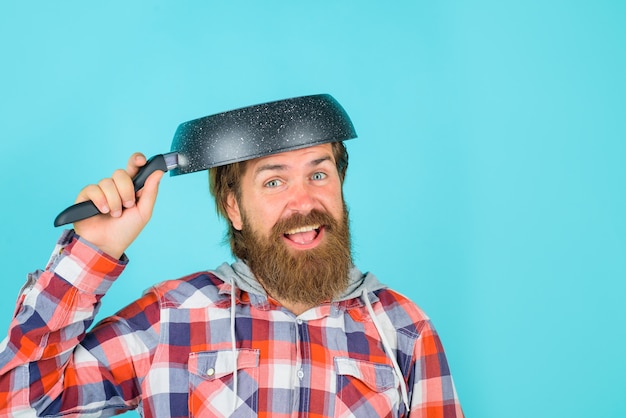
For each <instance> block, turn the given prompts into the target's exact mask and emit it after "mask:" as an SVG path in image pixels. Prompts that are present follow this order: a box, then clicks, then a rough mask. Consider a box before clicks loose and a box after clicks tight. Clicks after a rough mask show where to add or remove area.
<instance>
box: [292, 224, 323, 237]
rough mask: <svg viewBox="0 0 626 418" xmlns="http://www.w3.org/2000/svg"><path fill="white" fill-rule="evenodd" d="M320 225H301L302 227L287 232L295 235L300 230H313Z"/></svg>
mask: <svg viewBox="0 0 626 418" xmlns="http://www.w3.org/2000/svg"><path fill="white" fill-rule="evenodd" d="M319 227H320V226H319V225H310V226H301V227H300V228H296V229H292V230H291V231H287V232H286V233H285V234H286V235H293V234H298V233H300V232H309V231H313V230H315V229H318V228H319Z"/></svg>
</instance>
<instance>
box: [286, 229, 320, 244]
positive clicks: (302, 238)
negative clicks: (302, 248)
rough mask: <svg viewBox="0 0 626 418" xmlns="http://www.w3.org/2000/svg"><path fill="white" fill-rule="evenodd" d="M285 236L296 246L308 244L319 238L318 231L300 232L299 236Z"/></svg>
mask: <svg viewBox="0 0 626 418" xmlns="http://www.w3.org/2000/svg"><path fill="white" fill-rule="evenodd" d="M285 236H286V237H287V238H288V239H290V240H291V241H293V242H295V243H296V244H308V243H309V242H311V241H313V240H314V239H315V237H316V236H317V231H307V232H298V233H297V234H285Z"/></svg>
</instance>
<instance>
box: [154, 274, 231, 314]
mask: <svg viewBox="0 0 626 418" xmlns="http://www.w3.org/2000/svg"><path fill="white" fill-rule="evenodd" d="M225 286H228V287H230V285H228V284H226V283H224V281H223V280H222V279H220V278H219V277H217V276H216V275H215V274H213V273H212V272H209V271H200V272H196V273H192V274H188V275H186V276H183V277H180V278H178V279H174V280H167V281H163V282H161V283H158V284H156V285H155V286H153V287H152V288H151V289H150V290H149V292H154V293H156V294H157V295H158V298H159V299H160V301H161V306H163V307H170V308H176V307H188V308H194V307H207V306H210V305H215V304H216V303H219V302H222V301H224V300H228V298H229V295H228V294H225V293H224V290H226V289H225Z"/></svg>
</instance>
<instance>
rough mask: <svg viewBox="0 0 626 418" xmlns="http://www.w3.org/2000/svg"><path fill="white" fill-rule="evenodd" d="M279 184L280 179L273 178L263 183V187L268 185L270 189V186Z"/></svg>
mask: <svg viewBox="0 0 626 418" xmlns="http://www.w3.org/2000/svg"><path fill="white" fill-rule="evenodd" d="M280 184H281V183H280V180H277V179H274V180H270V181H268V182H267V183H265V187H268V188H270V189H271V188H274V187H278V186H280Z"/></svg>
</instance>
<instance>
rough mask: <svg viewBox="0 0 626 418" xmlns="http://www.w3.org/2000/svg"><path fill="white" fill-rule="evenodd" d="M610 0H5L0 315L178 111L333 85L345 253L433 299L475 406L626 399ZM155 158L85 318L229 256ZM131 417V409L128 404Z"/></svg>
mask: <svg viewBox="0 0 626 418" xmlns="http://www.w3.org/2000/svg"><path fill="white" fill-rule="evenodd" d="M625 22H626V2H624V1H611V0H596V1H582V0H569V1H564V0H524V1H521V0H504V1H503V0H478V1H463V0H461V1H448V0H443V1H395V2H383V1H378V2H376V1H364V0H361V1H353V0H343V1H341V0H335V1H329V0H321V1H315V2H312V1H309V2H305V1H295V0H294V1H277V0H266V1H263V2H260V1H236V0H235V1H229V2H218V1H208V0H207V1H186V2H173V1H171V2H168V1H163V0H154V1H120V0H111V1H106V2H84V1H76V0H68V1H55V2H52V1H28V0H24V1H17V0H4V1H3V2H2V3H1V4H0V60H1V65H0V137H1V138H2V158H1V160H2V167H3V175H2V176H0V192H1V195H2V204H1V205H0V216H2V220H3V222H2V234H1V235H0V237H1V238H0V254H1V256H0V257H1V258H0V260H1V263H2V285H1V286H2V288H1V289H2V291H1V292H0V304H1V308H0V313H1V314H2V315H1V318H0V328H1V329H2V333H4V332H5V330H6V328H7V327H8V324H9V321H10V317H11V315H12V313H13V307H14V301H15V297H16V295H17V293H18V291H19V289H20V287H21V285H22V283H23V281H24V278H25V276H26V274H27V272H29V271H32V270H34V269H36V268H43V267H44V266H45V264H46V260H47V258H48V255H49V253H50V251H51V250H52V248H53V245H54V243H55V241H56V238H57V236H58V235H59V233H60V229H57V228H54V227H53V226H52V221H53V219H54V217H55V216H56V214H57V213H58V212H59V211H60V210H62V209H63V208H65V207H66V206H67V205H68V204H70V203H72V202H73V201H74V198H75V196H76V194H77V192H78V191H79V190H80V188H82V187H83V186H84V185H85V184H87V183H90V182H95V181H98V180H99V179H100V178H102V177H104V176H108V175H109V174H110V173H111V172H112V171H113V170H114V169H115V168H118V167H122V166H124V165H125V162H126V159H127V157H128V156H129V155H130V153H131V152H133V151H137V150H138V151H142V152H144V153H146V154H147V155H154V154H158V153H163V152H167V151H169V147H170V141H171V139H172V136H173V133H174V130H175V129H176V127H177V125H178V124H179V123H180V122H183V121H186V120H189V119H193V118H196V117H200V116H204V115H207V114H212V113H217V112H221V111H224V110H230V109H233V108H236V107H241V106H246V105H251V104H256V103H260V102H265V101H270V100H276V99H282V98H286V97H291V96H299V95H305V94H315V93H330V94H332V95H333V96H335V97H336V98H337V99H338V100H339V101H340V102H341V103H342V104H343V106H344V107H345V108H346V110H347V111H348V112H349V114H350V115H351V117H352V119H353V122H354V124H355V126H356V129H357V131H358V134H359V138H358V139H356V140H353V141H350V142H348V143H347V144H348V148H349V151H350V157H351V164H350V170H349V173H348V178H347V183H346V186H345V187H346V196H347V200H348V203H349V206H350V209H351V215H352V227H353V237H354V242H355V245H354V250H355V255H356V262H357V264H358V265H359V266H360V267H361V269H362V270H368V271H372V272H374V273H375V274H376V275H377V276H378V277H379V278H380V279H381V280H382V281H384V282H386V283H387V284H389V285H390V286H392V287H394V288H396V289H397V290H399V291H401V292H403V293H405V294H406V295H408V296H410V297H411V298H412V299H413V300H414V301H415V302H417V303H418V304H419V305H420V306H422V307H423V308H424V309H425V310H426V312H427V313H428V314H429V315H430V316H431V317H432V318H433V320H434V323H435V325H436V327H437V329H438V330H439V332H440V334H441V337H442V339H443V343H444V346H445V348H446V351H447V354H448V356H449V361H450V366H451V369H452V372H453V375H454V377H455V381H456V384H457V389H458V392H459V396H460V397H461V400H462V402H463V406H464V409H465V412H466V415H467V416H468V417H476V418H478V417H481V418H502V417H507V418H528V417H535V418H536V417H581V418H588V417H623V416H624V411H625V410H626V395H625V393H626V383H624V376H626V360H624V357H625V354H626V331H625V328H626V327H625V323H626V314H625V312H624V305H625V304H624V297H625V296H626V220H625V214H626V198H625V193H624V191H625V181H626V164H625V160H626V126H625V121H626V114H625V113H626V112H625V110H626V106H625V98H626V81H625V80H626V76H625V75H626V54H625V52H626V30H625V28H626V25H625ZM223 234H224V224H223V223H222V222H221V221H219V220H218V218H217V216H216V215H215V211H214V208H213V202H212V200H211V198H210V196H209V193H208V190H207V181H206V173H195V174H190V175H188V176H180V177H171V178H170V177H167V178H165V179H164V180H163V181H162V183H161V193H160V196H159V200H158V202H157V208H156V210H155V215H154V218H153V221H152V223H151V224H150V225H149V226H148V227H147V230H146V231H145V233H144V234H143V235H142V236H141V237H140V238H139V239H138V240H137V241H136V242H135V244H134V245H133V246H132V247H131V248H130V249H129V251H128V255H129V257H130V258H131V263H130V265H129V266H128V269H127V271H126V272H125V274H124V276H123V277H122V278H121V279H120V281H119V282H118V283H116V285H115V286H114V287H113V289H112V290H111V292H110V294H108V295H107V297H106V298H105V299H104V305H103V307H102V310H101V313H100V316H99V317H102V315H106V314H111V313H113V312H114V311H115V310H117V309H118V308H120V307H122V306H123V305H125V304H126V303H128V302H130V301H131V300H133V299H134V298H136V297H138V296H139V295H140V294H141V292H142V291H143V290H144V289H146V288H147V287H148V286H150V285H151V284H152V283H154V282H158V281H161V280H165V279H170V278H175V277H178V276H181V275H183V274H186V273H191V272H193V271H197V270H199V269H208V268H212V267H215V266H217V265H218V264H219V263H221V262H222V261H224V260H229V259H230V256H229V251H228V248H227V247H226V246H224V245H223V244H222V238H223ZM129 415H132V414H129Z"/></svg>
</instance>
